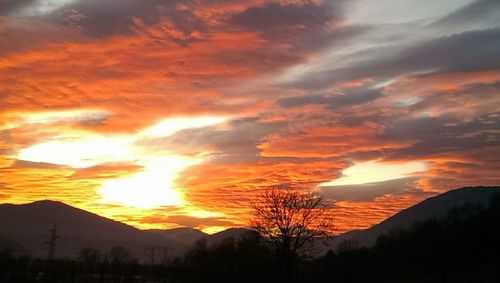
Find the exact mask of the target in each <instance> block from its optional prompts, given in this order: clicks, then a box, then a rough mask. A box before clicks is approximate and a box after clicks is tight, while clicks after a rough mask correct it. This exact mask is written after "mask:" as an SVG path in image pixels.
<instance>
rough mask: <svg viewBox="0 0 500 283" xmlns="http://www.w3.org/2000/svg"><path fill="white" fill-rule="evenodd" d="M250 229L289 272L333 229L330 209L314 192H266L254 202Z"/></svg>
mask: <svg viewBox="0 0 500 283" xmlns="http://www.w3.org/2000/svg"><path fill="white" fill-rule="evenodd" d="M253 208H254V218H253V219H251V220H250V227H251V228H253V229H254V230H255V231H257V232H258V233H259V234H260V235H262V236H263V237H264V238H266V239H268V241H269V242H270V243H271V244H272V245H273V247H274V248H275V249H276V252H277V255H278V257H279V258H280V259H281V260H282V261H283V262H284V264H285V269H286V270H287V272H290V271H291V269H292V268H293V264H294V261H295V260H296V259H297V258H298V256H299V255H305V254H306V253H307V252H308V251H310V250H307V249H306V248H307V247H311V246H312V244H313V242H314V241H315V240H316V239H319V238H322V237H329V236H330V235H331V232H332V231H333V229H334V225H333V221H332V218H331V215H330V213H329V212H330V211H331V210H330V209H328V207H327V206H326V203H325V201H324V199H323V198H322V197H321V195H320V194H319V193H318V192H316V191H311V190H308V191H300V190H285V189H280V188H269V189H266V190H265V191H264V192H263V194H262V195H260V196H259V197H258V198H257V200H256V201H255V202H253Z"/></svg>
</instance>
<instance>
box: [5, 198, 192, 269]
mask: <svg viewBox="0 0 500 283" xmlns="http://www.w3.org/2000/svg"><path fill="white" fill-rule="evenodd" d="M54 223H57V235H58V236H59V237H60V238H59V239H58V240H57V246H56V256H58V257H76V256H78V254H79V252H80V251H81V250H82V249H83V248H85V247H90V248H95V249H99V250H101V251H108V250H109V249H110V248H111V247H113V246H123V247H125V248H126V249H127V250H128V251H129V252H130V254H131V255H132V256H134V257H136V258H138V259H144V258H145V257H146V253H145V248H146V247H148V246H168V247H169V248H170V249H171V250H172V253H171V254H172V255H177V254H181V253H182V252H183V251H184V250H185V249H186V245H184V244H183V243H182V242H178V241H175V240H174V239H168V238H165V237H162V236H160V235H154V234H152V233H148V232H146V231H142V230H139V229H136V228H134V227H132V226H129V225H126V224H123V223H120V222H117V221H113V220H110V219H107V218H104V217H101V216H99V215H96V214H93V213H90V212H88V211H84V210H81V209H77V208H75V207H71V206H69V205H66V204H64V203H61V202H56V201H37V202H33V203H29V204H22V205H13V204H2V205H0V237H4V238H7V239H15V240H16V242H17V243H18V244H19V245H20V246H22V247H24V248H25V249H27V250H29V251H30V254H31V255H33V256H36V257H44V256H45V255H46V254H47V245H46V244H45V243H46V242H47V241H48V239H49V232H48V229H50V228H52V226H53V224H54Z"/></svg>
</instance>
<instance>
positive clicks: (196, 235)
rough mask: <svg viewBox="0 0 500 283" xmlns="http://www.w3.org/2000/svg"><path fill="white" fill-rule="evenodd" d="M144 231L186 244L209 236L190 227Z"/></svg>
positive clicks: (188, 244) (189, 244)
mask: <svg viewBox="0 0 500 283" xmlns="http://www.w3.org/2000/svg"><path fill="white" fill-rule="evenodd" d="M146 231H148V232H149V233H152V234H155V235H160V236H162V237H164V238H165V239H167V240H172V241H177V242H180V243H183V244H184V245H186V246H191V245H193V244H194V243H195V242H196V241H198V240H200V239H202V238H205V237H208V236H209V235H208V234H206V233H203V232H202V231H200V230H197V229H194V228H191V227H181V228H174V229H166V230H161V229H151V230H146Z"/></svg>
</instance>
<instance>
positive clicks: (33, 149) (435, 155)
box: [0, 0, 500, 233]
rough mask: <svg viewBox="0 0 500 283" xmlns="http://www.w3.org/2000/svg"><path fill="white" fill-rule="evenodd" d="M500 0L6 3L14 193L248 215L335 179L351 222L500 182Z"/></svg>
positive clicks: (0, 13) (6, 129)
mask: <svg viewBox="0 0 500 283" xmlns="http://www.w3.org/2000/svg"><path fill="white" fill-rule="evenodd" d="M499 19H500V1H498V0H476V1H474V0H446V1H445V0H443V1H435V0H432V1H431V0H378V1H372V0H338V1H337V0H335V1H326V0H325V1H322V0H310V1H306V0H235V1H231V0H212V1H209V0H186V1H174V0H171V1H167V0H146V1H145V0H142V1H141V0H0V202H1V203H27V202H31V201H35V200H41V199H51V200H59V201H63V202H65V203H67V204H70V205H73V206H76V207H78V208H82V209H85V210H89V211H91V212H94V213H97V214H99V215H102V216H105V217H110V218H112V219H115V220H119V221H123V222H125V223H127V224H131V225H134V226H136V227H138V228H173V227H178V226H191V227H196V228H199V229H203V230H204V231H205V232H209V233H211V232H216V231H219V230H222V229H225V228H228V227H233V226H244V225H245V224H246V223H247V221H248V218H249V217H250V212H251V208H250V203H251V201H252V199H254V197H255V196H256V194H258V193H259V191H261V190H262V189H263V188H266V187H269V186H276V185H279V186H281V187H283V188H312V189H317V190H320V191H321V192H322V193H323V195H324V196H325V198H326V199H328V200H330V201H332V203H333V204H332V209H333V211H334V217H335V223H336V224H337V227H338V230H337V232H343V231H346V230H350V229H361V228H367V227H370V226H371V225H372V224H375V223H378V222H380V221H381V220H383V219H385V218H387V217H388V216H390V215H392V214H394V213H396V212H398V211H399V210H401V209H404V208H407V207H409V206H411V205H413V204H415V203H417V202H419V201H421V200H423V199H425V198H428V197H431V196H433V195H436V194H438V193H441V192H444V191H447V190H449V189H453V188H458V187H464V186H469V185H498V184H499V183H500V174H499V171H500V20H499Z"/></svg>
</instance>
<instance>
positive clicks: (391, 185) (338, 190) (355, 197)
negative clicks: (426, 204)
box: [321, 177, 419, 202]
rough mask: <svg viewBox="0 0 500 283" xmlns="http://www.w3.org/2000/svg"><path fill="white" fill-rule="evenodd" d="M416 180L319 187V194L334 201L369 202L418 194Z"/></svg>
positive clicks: (404, 179) (407, 179)
mask: <svg viewBox="0 0 500 283" xmlns="http://www.w3.org/2000/svg"><path fill="white" fill-rule="evenodd" d="M417 179H418V178H414V177H411V178H401V179H395V180H389V181H383V182H373V183H367V184H359V185H339V186H321V194H322V195H323V196H324V197H325V198H328V199H332V200H334V201H353V202H370V201H374V200H375V199H376V198H378V197H382V196H384V195H389V194H390V195H395V194H418V192H419V190H418V189H417V184H415V181H416V180H417Z"/></svg>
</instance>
